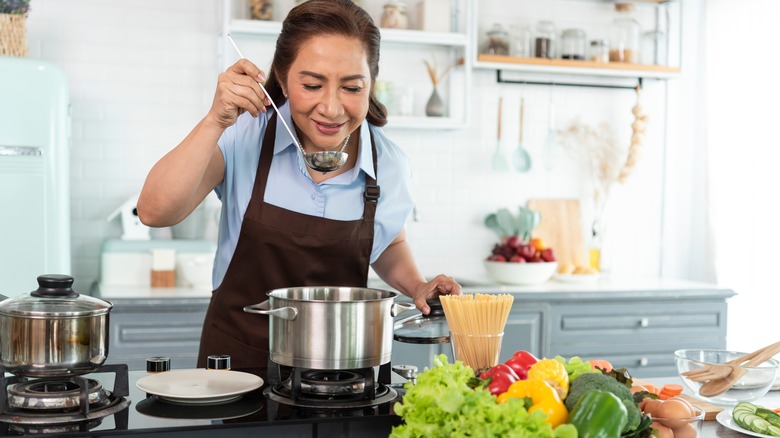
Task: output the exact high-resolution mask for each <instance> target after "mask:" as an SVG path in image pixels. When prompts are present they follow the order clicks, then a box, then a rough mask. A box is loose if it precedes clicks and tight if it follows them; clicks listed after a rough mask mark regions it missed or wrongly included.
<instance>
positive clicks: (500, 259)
mask: <svg viewBox="0 0 780 438" xmlns="http://www.w3.org/2000/svg"><path fill="white" fill-rule="evenodd" d="M488 260H490V261H491V262H505V261H506V257H504V256H502V255H501V254H493V255H492V256H490V257H488Z"/></svg>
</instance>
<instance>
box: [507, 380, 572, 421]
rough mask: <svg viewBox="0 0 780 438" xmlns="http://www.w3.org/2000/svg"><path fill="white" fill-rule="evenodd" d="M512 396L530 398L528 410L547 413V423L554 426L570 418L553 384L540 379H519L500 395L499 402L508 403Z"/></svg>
mask: <svg viewBox="0 0 780 438" xmlns="http://www.w3.org/2000/svg"><path fill="white" fill-rule="evenodd" d="M510 398H520V399H522V398H530V399H531V407H530V408H529V409H528V412H534V411H537V410H540V411H542V412H544V413H545V414H547V423H549V424H550V425H551V426H552V427H553V428H555V427H558V425H559V424H563V423H565V422H566V420H567V419H568V418H569V411H567V410H566V406H565V405H564V404H563V402H562V401H561V399H560V397H558V393H557V392H555V389H553V387H552V386H550V385H549V384H548V383H547V382H545V381H544V380H540V379H529V380H518V381H517V382H515V383H513V384H512V385H510V386H509V389H508V390H507V391H506V392H505V393H503V394H500V395H499V396H498V402H499V403H506V402H507V400H509V399H510Z"/></svg>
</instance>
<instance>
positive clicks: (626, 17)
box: [609, 3, 639, 63]
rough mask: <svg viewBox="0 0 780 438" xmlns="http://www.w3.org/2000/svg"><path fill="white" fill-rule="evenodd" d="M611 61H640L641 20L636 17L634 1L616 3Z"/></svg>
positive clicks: (610, 47) (610, 53) (612, 28)
mask: <svg viewBox="0 0 780 438" xmlns="http://www.w3.org/2000/svg"><path fill="white" fill-rule="evenodd" d="M611 34H612V37H611V38H610V44H609V62H626V63H638V62H639V22H638V21H636V19H634V5H633V4H632V3H615V19H614V20H613V21H612V27H611Z"/></svg>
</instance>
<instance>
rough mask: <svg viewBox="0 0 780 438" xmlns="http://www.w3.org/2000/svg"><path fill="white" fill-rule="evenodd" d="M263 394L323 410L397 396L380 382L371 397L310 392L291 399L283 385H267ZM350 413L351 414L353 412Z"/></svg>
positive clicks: (362, 405) (360, 405)
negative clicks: (374, 394) (335, 395)
mask: <svg viewBox="0 0 780 438" xmlns="http://www.w3.org/2000/svg"><path fill="white" fill-rule="evenodd" d="M263 395H265V396H266V397H267V398H269V399H271V400H273V401H275V402H277V403H282V404H286V405H290V406H300V407H304V408H313V409H317V410H321V411H323V412H324V411H330V410H332V409H356V408H370V407H373V406H376V405H380V404H383V403H386V402H390V401H393V400H395V398H396V397H398V393H397V392H396V391H395V390H394V389H393V388H390V387H389V386H385V385H382V384H380V386H379V388H377V392H376V397H375V398H373V399H366V398H354V397H352V398H341V397H334V396H317V395H310V394H305V395H301V396H300V397H298V398H297V399H293V397H292V391H291V390H290V389H289V388H285V387H284V385H274V386H271V387H268V388H266V389H265V390H264V391H263ZM350 415H351V416H353V415H354V414H350Z"/></svg>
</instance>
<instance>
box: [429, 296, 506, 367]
mask: <svg viewBox="0 0 780 438" xmlns="http://www.w3.org/2000/svg"><path fill="white" fill-rule="evenodd" d="M440 298H441V305H442V308H443V309H444V315H445V317H446V318H447V325H448V326H449V329H450V341H451V342H452V348H453V351H454V353H455V358H456V359H458V360H460V361H462V362H463V363H465V364H466V365H468V366H470V367H471V368H472V369H474V370H479V369H482V368H485V367H490V366H493V365H495V364H497V363H498V355H499V353H500V352H501V340H502V338H503V335H504V326H506V321H507V319H508V318H509V311H510V310H511V309H512V302H513V301H514V298H513V297H512V295H508V294H498V295H496V294H473V295H442V296H441V297H440Z"/></svg>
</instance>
